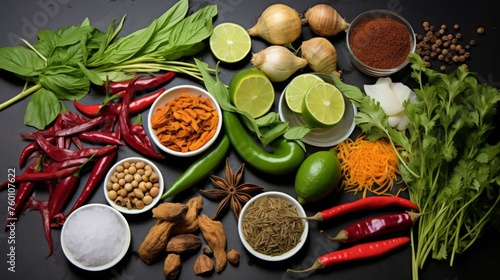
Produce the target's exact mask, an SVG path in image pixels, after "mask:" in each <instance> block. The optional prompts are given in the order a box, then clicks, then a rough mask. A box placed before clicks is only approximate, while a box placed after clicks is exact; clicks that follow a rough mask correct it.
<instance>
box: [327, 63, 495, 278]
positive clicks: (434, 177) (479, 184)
mask: <svg viewBox="0 0 500 280" xmlns="http://www.w3.org/2000/svg"><path fill="white" fill-rule="evenodd" d="M409 60H410V63H411V65H412V77H413V78H414V79H415V81H416V82H417V84H418V86H417V88H416V89H414V91H415V93H416V95H417V97H418V98H419V102H416V103H410V102H408V103H405V104H404V107H405V113H406V114H407V115H408V117H409V119H410V123H409V125H408V127H407V128H406V130H405V131H397V130H395V129H393V128H391V127H390V126H389V125H388V122H387V116H386V115H385V113H384V111H383V110H382V109H381V107H380V105H379V104H378V103H376V102H375V101H374V100H372V99H370V98H369V97H367V96H366V95H364V94H363V93H362V92H361V91H360V90H359V89H358V88H357V87H354V86H351V85H347V84H344V83H342V82H341V81H340V80H339V79H338V78H337V79H336V84H337V85H338V87H339V89H340V90H341V91H342V92H344V94H346V95H347V96H348V97H349V98H351V100H353V102H354V103H355V105H356V106H358V108H359V113H358V115H357V116H356V124H357V125H358V126H359V127H360V128H361V129H362V131H363V132H364V133H367V134H368V137H369V138H370V139H372V140H375V139H378V138H381V137H385V138H388V139H389V140H390V141H391V143H393V145H394V147H396V146H399V147H401V148H402V150H400V151H399V154H398V156H399V158H400V172H401V175H402V178H403V180H404V182H405V184H406V186H407V187H408V192H409V196H410V199H411V200H412V201H413V202H415V203H416V204H417V205H418V206H419V207H420V211H421V212H422V213H426V214H425V215H423V216H422V217H420V219H419V221H418V224H417V232H416V233H415V235H413V234H412V240H413V241H412V242H413V279H418V270H419V269H422V267H423V266H424V264H425V262H426V260H427V258H428V257H432V258H434V259H438V260H448V261H449V263H450V265H453V261H454V258H455V257H456V255H457V254H460V253H463V252H464V251H465V250H467V249H468V248H469V247H470V246H472V245H473V244H474V242H475V241H476V240H477V239H478V237H480V236H481V234H482V233H483V231H484V230H485V228H486V226H487V225H493V223H494V222H495V220H497V219H498V218H500V216H499V214H500V211H499V210H498V208H499V207H498V206H499V205H500V142H496V143H492V142H494V141H492V140H491V139H493V137H491V134H492V133H493V131H494V129H495V123H494V117H495V114H496V113H497V109H496V108H497V106H498V103H499V101H500V91H499V90H498V89H496V88H494V87H492V86H490V85H487V84H480V83H478V80H477V78H476V76H475V73H473V72H470V71H468V70H466V69H464V68H461V67H459V68H458V69H457V70H456V71H454V72H453V73H450V74H446V73H441V72H437V71H434V70H432V69H429V68H427V67H425V63H424V61H423V60H422V58H420V56H418V55H417V54H411V55H410V56H409Z"/></svg>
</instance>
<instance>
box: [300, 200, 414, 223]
mask: <svg viewBox="0 0 500 280" xmlns="http://www.w3.org/2000/svg"><path fill="white" fill-rule="evenodd" d="M386 207H402V208H407V209H413V210H415V211H418V210H419V208H418V206H417V205H416V204H415V203H413V202H412V201H410V200H408V199H405V198H401V197H395V196H370V197H367V198H362V199H358V200H355V201H353V202H347V203H344V204H340V205H337V206H334V207H332V208H330V209H326V210H323V211H321V212H318V213H316V214H315V215H313V216H310V217H307V219H308V220H316V221H324V220H329V219H333V218H336V217H339V216H342V215H345V214H349V213H353V212H359V211H364V210H371V209H381V208H386Z"/></svg>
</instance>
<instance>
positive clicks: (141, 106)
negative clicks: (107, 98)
mask: <svg viewBox="0 0 500 280" xmlns="http://www.w3.org/2000/svg"><path fill="white" fill-rule="evenodd" d="M163 92H165V88H160V89H158V90H157V91H155V92H153V93H150V94H147V95H143V96H140V97H138V98H135V99H134V100H132V101H131V102H130V105H129V106H128V108H129V114H130V115H135V114H139V113H141V112H143V111H145V110H146V109H148V108H149V107H150V106H151V105H152V104H153V102H154V101H155V100H156V99H157V98H158V96H160V95H161V94H162V93H163ZM73 104H74V106H75V108H76V109H77V110H78V111H80V113H82V114H83V115H85V116H87V117H96V116H99V114H100V112H101V110H102V108H103V106H106V105H103V104H92V105H85V104H81V103H79V102H78V101H76V100H73ZM106 104H109V103H106ZM115 104H116V109H117V110H118V111H120V110H121V107H122V103H120V102H118V103H115Z"/></svg>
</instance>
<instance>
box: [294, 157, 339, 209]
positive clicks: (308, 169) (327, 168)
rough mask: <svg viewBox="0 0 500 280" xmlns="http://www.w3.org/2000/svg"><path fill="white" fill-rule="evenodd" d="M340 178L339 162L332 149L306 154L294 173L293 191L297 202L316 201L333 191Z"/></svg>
mask: <svg viewBox="0 0 500 280" xmlns="http://www.w3.org/2000/svg"><path fill="white" fill-rule="evenodd" d="M340 179H341V168H340V162H339V160H338V158H337V153H336V152H335V151H334V150H328V151H318V152H315V153H313V154H311V155H310V156H308V157H307V158H306V159H305V160H304V161H303V162H302V164H301V165H300V167H299V169H298V170H297V174H296V175H295V193H296V194H297V200H298V201H299V203H301V204H303V203H309V202H316V201H319V200H321V199H323V198H324V197H326V196H328V195H330V194H331V193H333V192H334V191H335V190H336V188H337V187H338V185H339V183H340Z"/></svg>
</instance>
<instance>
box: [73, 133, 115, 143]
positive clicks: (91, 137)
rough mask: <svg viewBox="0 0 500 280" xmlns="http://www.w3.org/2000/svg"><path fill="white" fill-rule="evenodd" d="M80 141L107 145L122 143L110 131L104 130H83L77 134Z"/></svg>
mask: <svg viewBox="0 0 500 280" xmlns="http://www.w3.org/2000/svg"><path fill="white" fill-rule="evenodd" d="M77 137H78V138H79V139H80V140H82V141H87V142H92V143H101V144H108V145H120V146H122V145H123V142H122V141H120V139H119V138H117V137H116V136H114V135H113V134H112V133H109V132H104V131H85V132H82V133H80V134H78V136H77Z"/></svg>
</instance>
